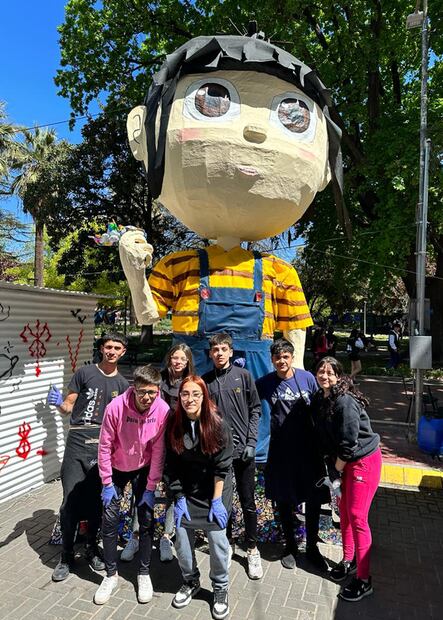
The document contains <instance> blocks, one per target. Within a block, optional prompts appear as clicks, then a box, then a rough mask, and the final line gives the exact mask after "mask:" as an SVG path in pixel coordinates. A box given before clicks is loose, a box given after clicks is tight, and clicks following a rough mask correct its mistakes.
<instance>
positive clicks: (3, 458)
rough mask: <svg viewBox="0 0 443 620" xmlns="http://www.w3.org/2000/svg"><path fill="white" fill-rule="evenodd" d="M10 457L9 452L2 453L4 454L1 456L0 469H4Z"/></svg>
mask: <svg viewBox="0 0 443 620" xmlns="http://www.w3.org/2000/svg"><path fill="white" fill-rule="evenodd" d="M10 458H11V457H10V456H9V455H8V454H2V456H0V471H1V470H2V469H3V467H4V466H5V465H6V463H7V462H8V461H9V459H10Z"/></svg>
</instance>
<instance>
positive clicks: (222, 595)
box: [212, 590, 229, 620]
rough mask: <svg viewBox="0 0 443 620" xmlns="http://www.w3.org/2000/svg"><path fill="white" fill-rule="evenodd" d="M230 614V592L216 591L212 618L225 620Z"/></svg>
mask: <svg viewBox="0 0 443 620" xmlns="http://www.w3.org/2000/svg"><path fill="white" fill-rule="evenodd" d="M228 614H229V603H228V591H227V590H214V605H213V606H212V617H213V618H215V620H223V618H226V616H227V615H228Z"/></svg>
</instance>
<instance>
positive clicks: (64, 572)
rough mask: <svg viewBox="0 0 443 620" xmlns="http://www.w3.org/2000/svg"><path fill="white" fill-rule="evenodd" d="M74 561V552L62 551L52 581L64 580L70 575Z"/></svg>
mask: <svg viewBox="0 0 443 620" xmlns="http://www.w3.org/2000/svg"><path fill="white" fill-rule="evenodd" d="M73 563H74V554H73V553H62V555H61V557H60V560H59V563H58V564H57V566H56V567H55V568H54V570H53V572H52V581H64V580H65V579H67V578H68V577H69V569H70V567H71V566H72V565H73Z"/></svg>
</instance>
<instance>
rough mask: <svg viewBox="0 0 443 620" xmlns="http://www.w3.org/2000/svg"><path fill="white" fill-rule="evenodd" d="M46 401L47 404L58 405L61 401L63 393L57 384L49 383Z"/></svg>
mask: <svg viewBox="0 0 443 620" xmlns="http://www.w3.org/2000/svg"><path fill="white" fill-rule="evenodd" d="M46 402H47V403H48V405H54V407H60V405H61V404H62V402H63V394H62V393H61V392H60V390H59V389H58V387H57V386H55V385H51V389H50V390H49V392H48V396H47V399H46Z"/></svg>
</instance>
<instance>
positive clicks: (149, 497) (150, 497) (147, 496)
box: [138, 489, 155, 510]
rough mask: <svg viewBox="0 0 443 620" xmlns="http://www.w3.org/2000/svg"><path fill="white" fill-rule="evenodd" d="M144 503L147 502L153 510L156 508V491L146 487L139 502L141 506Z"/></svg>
mask: <svg viewBox="0 0 443 620" xmlns="http://www.w3.org/2000/svg"><path fill="white" fill-rule="evenodd" d="M142 504H146V506H147V507H148V508H150V509H151V510H154V505H155V493H154V491H148V490H147V489H146V491H145V492H144V493H143V496H142V498H141V500H140V501H139V503H138V505H139V506H141V505H142Z"/></svg>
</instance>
